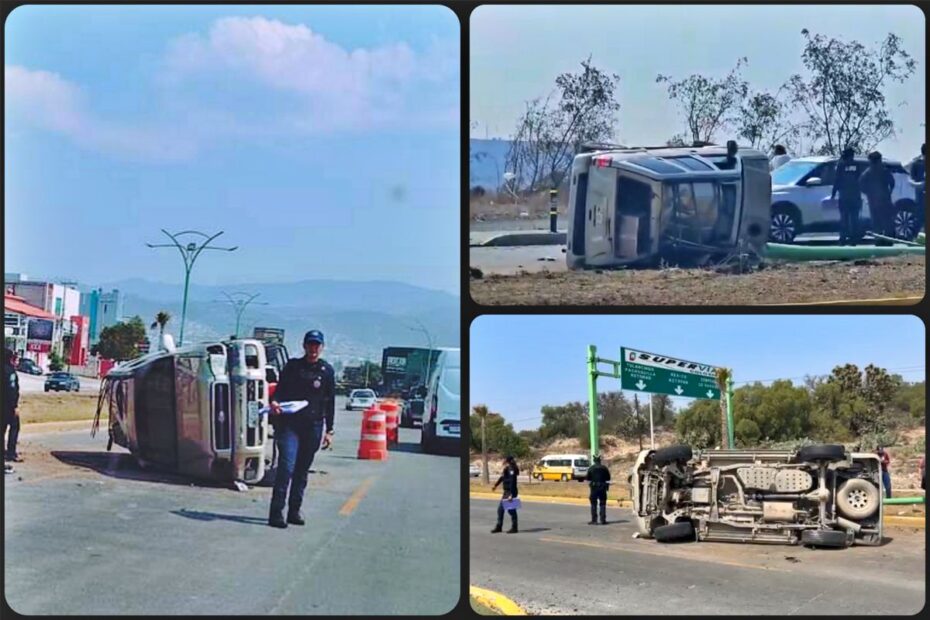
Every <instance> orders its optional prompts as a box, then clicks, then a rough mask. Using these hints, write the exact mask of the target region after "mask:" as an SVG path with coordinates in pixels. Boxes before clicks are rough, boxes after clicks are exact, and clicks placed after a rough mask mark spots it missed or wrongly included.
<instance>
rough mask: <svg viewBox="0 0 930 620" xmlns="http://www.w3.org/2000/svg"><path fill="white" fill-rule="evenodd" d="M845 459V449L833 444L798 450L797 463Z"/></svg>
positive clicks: (805, 447)
mask: <svg viewBox="0 0 930 620" xmlns="http://www.w3.org/2000/svg"><path fill="white" fill-rule="evenodd" d="M845 458H846V448H844V447H843V446H840V445H835V444H825V445H822V446H804V447H803V448H801V449H800V450H798V461H800V462H802V463H803V462H805V461H815V462H816V461H842V460H843V459H845Z"/></svg>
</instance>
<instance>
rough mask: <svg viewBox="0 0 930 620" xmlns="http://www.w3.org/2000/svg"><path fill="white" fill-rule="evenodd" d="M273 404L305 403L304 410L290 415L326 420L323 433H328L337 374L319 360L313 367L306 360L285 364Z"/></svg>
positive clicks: (332, 422) (331, 418)
mask: <svg viewBox="0 0 930 620" xmlns="http://www.w3.org/2000/svg"><path fill="white" fill-rule="evenodd" d="M274 400H275V401H276V402H279V403H281V402H285V401H291V400H305V401H307V402H308V403H309V404H308V405H307V407H306V408H305V409H302V410H301V411H298V412H297V413H295V414H293V415H294V416H297V417H299V418H303V419H310V420H314V421H316V420H326V429H327V430H329V431H331V430H333V424H334V422H335V417H336V372H335V371H334V370H333V367H332V366H330V365H329V364H328V363H327V362H325V361H324V360H321V359H320V360H317V361H315V362H313V363H310V362H308V361H307V358H306V357H299V358H294V359H291V360H288V362H287V364H285V365H284V370H282V371H281V378H280V380H279V381H278V387H277V388H275V394H274ZM285 417H291V416H285Z"/></svg>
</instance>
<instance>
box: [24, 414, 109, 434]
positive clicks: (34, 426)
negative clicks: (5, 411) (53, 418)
mask: <svg viewBox="0 0 930 620" xmlns="http://www.w3.org/2000/svg"><path fill="white" fill-rule="evenodd" d="M93 423H94V419H93V418H90V419H87V420H60V421H58V422H23V425H22V428H23V429H26V428H29V429H35V430H41V429H42V428H44V427H47V426H61V425H66V426H67V425H73V426H80V425H83V424H86V425H91V424H93ZM100 423H101V424H100V425H101V426H106V419H105V418H104V416H103V415H101V416H100Z"/></svg>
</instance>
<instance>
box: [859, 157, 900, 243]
mask: <svg viewBox="0 0 930 620" xmlns="http://www.w3.org/2000/svg"><path fill="white" fill-rule="evenodd" d="M859 189H860V190H862V193H863V194H865V197H866V198H867V199H868V200H869V215H870V216H871V218H872V228H873V230H875V232H877V233H879V234H881V235H885V236H888V237H891V236H893V235H894V227H893V222H892V220H893V216H892V211H893V209H894V207H893V206H892V204H891V190H893V189H894V176H893V175H892V174H891V172H890V171H889V170H888V168H886V167H885V164H884V163H882V154H881V153H879V152H878V151H874V152H872V153H869V167H868V168H866V170H865V172H863V173H862V176H860V177H859ZM890 244H891V242H890V241H885V240H884V239H876V240H875V245H890Z"/></svg>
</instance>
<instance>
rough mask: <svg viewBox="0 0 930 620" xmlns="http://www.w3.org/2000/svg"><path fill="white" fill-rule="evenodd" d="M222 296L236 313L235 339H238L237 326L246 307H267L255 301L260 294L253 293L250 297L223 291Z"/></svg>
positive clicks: (247, 294)
mask: <svg viewBox="0 0 930 620" xmlns="http://www.w3.org/2000/svg"><path fill="white" fill-rule="evenodd" d="M223 295H225V296H226V300H225V301H227V302H229V303H230V304H231V305H232V307H233V311H234V312H235V313H236V334H235V337H236V338H238V337H239V324H240V321H241V320H242V313H243V312H245V309H246V306H248V305H249V304H251V303H254V304H256V305H259V306H267V305H268V303H267V302H263V301H255V298H256V297H258V296H259V295H261V293H255V294H252V295H250V294H249V293H241V292H236V293H233V294H232V295H230V294H229V293H227V292H226V291H223Z"/></svg>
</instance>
